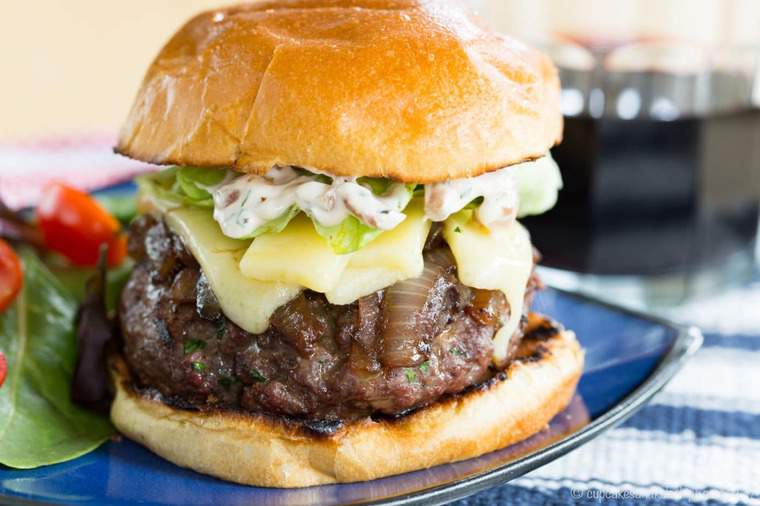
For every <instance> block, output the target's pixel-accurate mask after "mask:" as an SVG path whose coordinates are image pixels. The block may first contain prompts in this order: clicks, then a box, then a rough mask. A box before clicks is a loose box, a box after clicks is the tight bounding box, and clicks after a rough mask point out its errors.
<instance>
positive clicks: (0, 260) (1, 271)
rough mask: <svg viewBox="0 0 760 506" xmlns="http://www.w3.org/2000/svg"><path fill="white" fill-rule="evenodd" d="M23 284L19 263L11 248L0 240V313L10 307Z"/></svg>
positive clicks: (22, 274)
mask: <svg viewBox="0 0 760 506" xmlns="http://www.w3.org/2000/svg"><path fill="white" fill-rule="evenodd" d="M23 284H24V273H23V271H22V269H21V261H20V260H19V259H18V256H17V255H16V252H15V251H13V248H11V247H10V246H8V243H7V242H5V241H3V240H2V239H0V312H2V311H5V310H6V309H7V308H8V306H10V305H11V302H13V299H15V298H16V295H18V292H19V290H21V285H23Z"/></svg>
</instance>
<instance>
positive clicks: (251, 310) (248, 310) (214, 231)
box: [164, 207, 302, 334]
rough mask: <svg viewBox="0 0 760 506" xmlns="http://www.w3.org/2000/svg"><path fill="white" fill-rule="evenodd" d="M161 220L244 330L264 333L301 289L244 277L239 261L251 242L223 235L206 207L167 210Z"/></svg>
mask: <svg viewBox="0 0 760 506" xmlns="http://www.w3.org/2000/svg"><path fill="white" fill-rule="evenodd" d="M164 219H165V220H166V223H167V225H169V227H170V228H171V229H172V231H173V232H174V233H175V234H177V235H178V236H180V237H181V238H182V241H183V242H184V243H185V246H186V247H187V248H188V249H189V250H190V251H191V252H192V254H193V256H194V257H195V258H196V260H198V263H199V264H200V266H201V269H202V270H203V273H204V274H205V275H206V278H208V282H209V285H210V286H211V289H212V290H213V291H214V294H215V295H216V298H217V299H218V300H219V305H220V306H221V308H222V311H223V312H224V314H225V315H227V317H228V318H229V319H230V320H232V321H233V322H235V324H237V325H238V326H239V327H240V328H242V329H243V330H246V331H248V332H251V333H253V334H259V333H261V332H264V331H265V330H266V329H267V327H269V318H270V317H271V316H272V313H274V311H275V310H276V309H277V308H278V307H280V306H282V305H283V304H286V303H287V302H289V301H290V300H291V299H293V298H295V297H296V296H297V295H298V294H299V293H300V292H301V290H302V288H301V287H300V286H299V285H297V284H293V283H271V282H266V281H259V280H255V279H251V278H248V277H245V276H243V275H242V273H241V272H240V267H239V264H240V259H241V257H242V256H243V255H244V254H245V252H246V250H247V248H248V245H249V243H250V241H238V240H235V239H230V238H229V237H226V236H225V235H224V234H222V231H221V230H220V229H219V225H218V224H217V223H216V222H215V221H214V218H213V217H212V216H211V213H210V212H209V211H208V209H195V208H187V207H177V208H174V209H166V210H165V214H164Z"/></svg>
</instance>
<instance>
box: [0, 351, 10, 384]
mask: <svg viewBox="0 0 760 506" xmlns="http://www.w3.org/2000/svg"><path fill="white" fill-rule="evenodd" d="M6 374H8V361H6V360H5V355H3V352H2V351H0V387H1V386H3V382H5V375H6Z"/></svg>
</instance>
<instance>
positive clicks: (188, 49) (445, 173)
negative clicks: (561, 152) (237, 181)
mask: <svg viewBox="0 0 760 506" xmlns="http://www.w3.org/2000/svg"><path fill="white" fill-rule="evenodd" d="M561 134H562V116H561V113H560V108H559V80H558V77H557V70H556V68H555V67H554V66H553V65H552V63H551V62H550V61H549V59H548V58H547V57H546V56H544V55H543V54H541V53H539V52H537V51H535V50H532V49H530V48H528V47H525V46H523V45H522V44H520V43H518V42H516V41H514V40H512V39H509V38H507V37H505V36H503V35H498V34H496V33H493V32H490V31H488V30H487V29H485V28H484V27H483V26H482V25H481V24H480V22H479V21H478V20H477V19H474V18H472V17H470V16H469V15H468V14H467V13H466V12H464V11H462V10H460V9H459V8H458V7H454V6H453V5H450V4H448V3H444V2H442V1H440V0H439V1H433V0H275V1H267V2H257V3H253V4H248V5H241V6H238V7H232V8H228V9H222V10H218V11H212V12H206V13H203V14H200V15H199V16H197V17H195V18H193V19H192V20H190V21H189V22H188V23H187V24H186V25H185V26H184V27H182V28H181V29H180V31H179V32H177V33H176V34H175V35H174V37H173V38H172V39H171V40H170V41H169V42H168V44H167V45H166V46H165V47H164V48H163V49H162V50H161V52H160V53H159V55H158V57H157V58H156V59H155V61H154V62H153V64H152V65H151V66H150V68H149V70H148V73H147V75H146V76H145V80H144V81H143V84H142V87H141V88H140V90H139V93H138V95H137V99H136V101H135V103H134V106H133V107H132V111H131V113H130V115H129V118H128V120H127V122H126V124H125V125H124V127H123V129H122V131H121V135H120V138H119V141H118V145H117V147H116V151H118V152H120V153H122V154H124V155H127V156H130V157H133V158H137V159H140V160H144V161H147V162H152V163H158V164H169V163H171V164H179V165H194V166H220V167H234V168H236V169H238V170H240V171H243V172H250V173H262V172H265V171H266V170H267V169H268V168H270V167H272V166H273V165H294V166H299V167H304V168H313V169H319V170H322V171H326V172H329V173H331V174H335V175H342V176H381V177H391V178H394V179H397V180H401V181H405V182H415V183H428V182H435V181H441V180H446V179H452V178H462V177H468V176H475V175H478V174H481V173H483V172H487V171H489V170H494V169H498V168H502V167H505V166H507V165H511V164H514V163H517V162H521V161H525V160H529V159H533V158H537V157H540V156H543V155H544V154H545V153H546V152H547V150H548V149H549V148H550V147H552V146H553V145H554V144H555V143H556V142H558V141H559V139H560V137H561Z"/></svg>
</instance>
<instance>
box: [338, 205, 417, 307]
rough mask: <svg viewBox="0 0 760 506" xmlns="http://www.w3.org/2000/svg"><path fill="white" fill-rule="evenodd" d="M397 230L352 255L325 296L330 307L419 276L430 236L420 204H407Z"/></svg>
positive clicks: (381, 236)
mask: <svg viewBox="0 0 760 506" xmlns="http://www.w3.org/2000/svg"><path fill="white" fill-rule="evenodd" d="M404 213H405V214H406V219H404V221H403V222H401V224H400V225H398V226H397V227H396V228H394V229H392V230H389V231H387V232H383V233H382V234H380V235H379V236H378V237H377V239H375V240H374V241H372V242H370V243H369V244H368V245H366V246H365V247H363V248H362V249H360V250H359V251H357V252H356V253H353V254H352V255H350V256H351V259H350V260H349V262H348V265H347V266H346V268H345V270H344V271H343V272H342V273H341V276H340V278H339V279H338V280H337V283H336V284H335V286H334V287H333V288H332V289H331V290H329V291H327V292H326V293H325V295H326V296H327V300H329V301H330V302H331V303H332V304H350V303H351V302H353V301H355V300H356V299H358V298H359V297H363V296H365V295H369V294H371V293H375V292H376V291H378V290H382V289H383V288H385V287H388V286H390V285H392V284H394V283H396V282H397V281H401V280H402V279H408V278H416V277H417V276H419V275H420V274H422V270H423V269H424V267H425V262H424V260H423V259H422V249H423V248H424V247H425V240H426V239H427V235H428V232H430V220H428V219H427V218H425V212H424V210H423V207H422V203H421V202H414V203H412V204H410V205H409V206H408V207H407V208H406V210H405V211H404Z"/></svg>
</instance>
